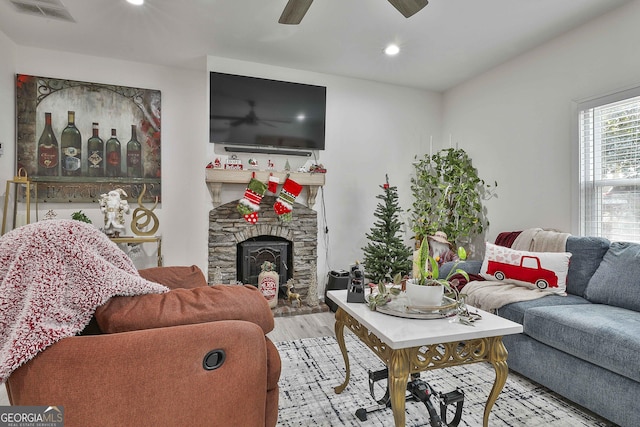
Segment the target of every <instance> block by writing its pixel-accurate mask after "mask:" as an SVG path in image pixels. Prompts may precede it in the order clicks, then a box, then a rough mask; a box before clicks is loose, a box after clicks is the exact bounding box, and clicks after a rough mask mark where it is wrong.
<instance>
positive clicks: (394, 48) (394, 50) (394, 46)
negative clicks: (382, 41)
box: [384, 44, 400, 56]
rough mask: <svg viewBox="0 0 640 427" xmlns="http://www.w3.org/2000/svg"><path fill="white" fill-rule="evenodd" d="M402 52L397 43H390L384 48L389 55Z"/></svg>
mask: <svg viewBox="0 0 640 427" xmlns="http://www.w3.org/2000/svg"><path fill="white" fill-rule="evenodd" d="M399 52H400V47H398V45H397V44H390V45H389V46H387V47H385V48H384V53H386V54H387V55H389V56H393V55H397V54H398V53H399Z"/></svg>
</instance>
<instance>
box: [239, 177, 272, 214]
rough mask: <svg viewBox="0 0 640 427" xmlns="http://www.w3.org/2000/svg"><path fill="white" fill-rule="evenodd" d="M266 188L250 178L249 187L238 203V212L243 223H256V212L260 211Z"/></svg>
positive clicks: (263, 184) (261, 183) (262, 183)
mask: <svg viewBox="0 0 640 427" xmlns="http://www.w3.org/2000/svg"><path fill="white" fill-rule="evenodd" d="M266 189H267V186H266V184H265V183H264V182H261V181H258V180H257V179H255V178H251V181H249V185H248V186H247V189H246V190H245V192H244V197H243V198H242V199H240V202H239V203H238V212H240V214H241V215H242V216H243V217H244V219H245V221H247V222H250V223H251V224H255V223H256V222H258V211H259V210H260V202H261V201H262V197H263V196H264V192H265V190H266Z"/></svg>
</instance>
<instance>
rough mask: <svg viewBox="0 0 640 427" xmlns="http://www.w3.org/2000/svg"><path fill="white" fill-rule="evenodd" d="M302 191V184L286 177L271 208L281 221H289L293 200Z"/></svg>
mask: <svg viewBox="0 0 640 427" xmlns="http://www.w3.org/2000/svg"><path fill="white" fill-rule="evenodd" d="M301 191H302V185H300V184H298V183H297V182H295V181H294V180H292V179H290V178H287V179H286V180H285V182H284V184H283V185H282V189H281V190H280V195H279V196H278V200H276V203H275V204H274V205H273V210H274V211H275V212H276V214H278V216H279V218H280V219H281V220H282V221H291V212H292V211H293V202H295V200H296V197H298V194H300V192H301Z"/></svg>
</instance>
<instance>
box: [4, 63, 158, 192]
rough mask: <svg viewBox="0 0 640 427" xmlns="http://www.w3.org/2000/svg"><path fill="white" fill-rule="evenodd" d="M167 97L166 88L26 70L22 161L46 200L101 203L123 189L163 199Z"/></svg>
mask: <svg viewBox="0 0 640 427" xmlns="http://www.w3.org/2000/svg"><path fill="white" fill-rule="evenodd" d="M160 101H161V96H160V91H159V90H152V89H140V88H133V87H125V86H118V85H109V84H101V83H88V82H81V81H74V80H65V79H55V78H49V77H38V76H30V75H24V74H18V75H17V76H16V114H17V121H16V122H17V150H16V153H17V161H16V163H17V168H23V169H24V170H26V171H27V173H28V175H29V177H30V178H31V180H32V181H33V183H34V186H36V191H37V198H38V200H40V201H50V202H95V201H97V200H98V199H99V198H100V195H101V194H103V193H106V192H108V191H110V190H112V189H114V188H122V189H123V190H124V191H125V192H126V193H127V195H128V196H129V198H130V199H131V200H136V199H138V197H139V196H140V195H141V194H142V195H143V198H144V200H145V201H151V202H155V201H156V197H157V198H158V199H161V185H160V184H161V163H160V151H161V150H160V141H161V138H160V136H161V132H160V128H161V119H160V116H161V114H160V113H161V102H160ZM145 184H146V192H145V193H144V194H143V188H144V186H145Z"/></svg>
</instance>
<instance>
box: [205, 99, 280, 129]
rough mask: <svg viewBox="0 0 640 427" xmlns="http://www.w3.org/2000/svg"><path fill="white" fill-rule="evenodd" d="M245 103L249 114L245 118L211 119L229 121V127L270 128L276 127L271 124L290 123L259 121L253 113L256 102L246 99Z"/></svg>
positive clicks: (214, 117)
mask: <svg viewBox="0 0 640 427" xmlns="http://www.w3.org/2000/svg"><path fill="white" fill-rule="evenodd" d="M247 103H248V104H249V112H248V113H247V114H246V115H245V116H220V115H215V114H212V115H211V118H212V119H221V120H231V123H230V124H231V127H237V126H240V125H250V126H257V125H266V126H271V127H277V126H276V125H274V124H273V123H291V122H290V121H286V120H271V119H260V118H259V117H258V115H257V114H256V112H255V106H256V102H255V101H254V100H252V99H247Z"/></svg>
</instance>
